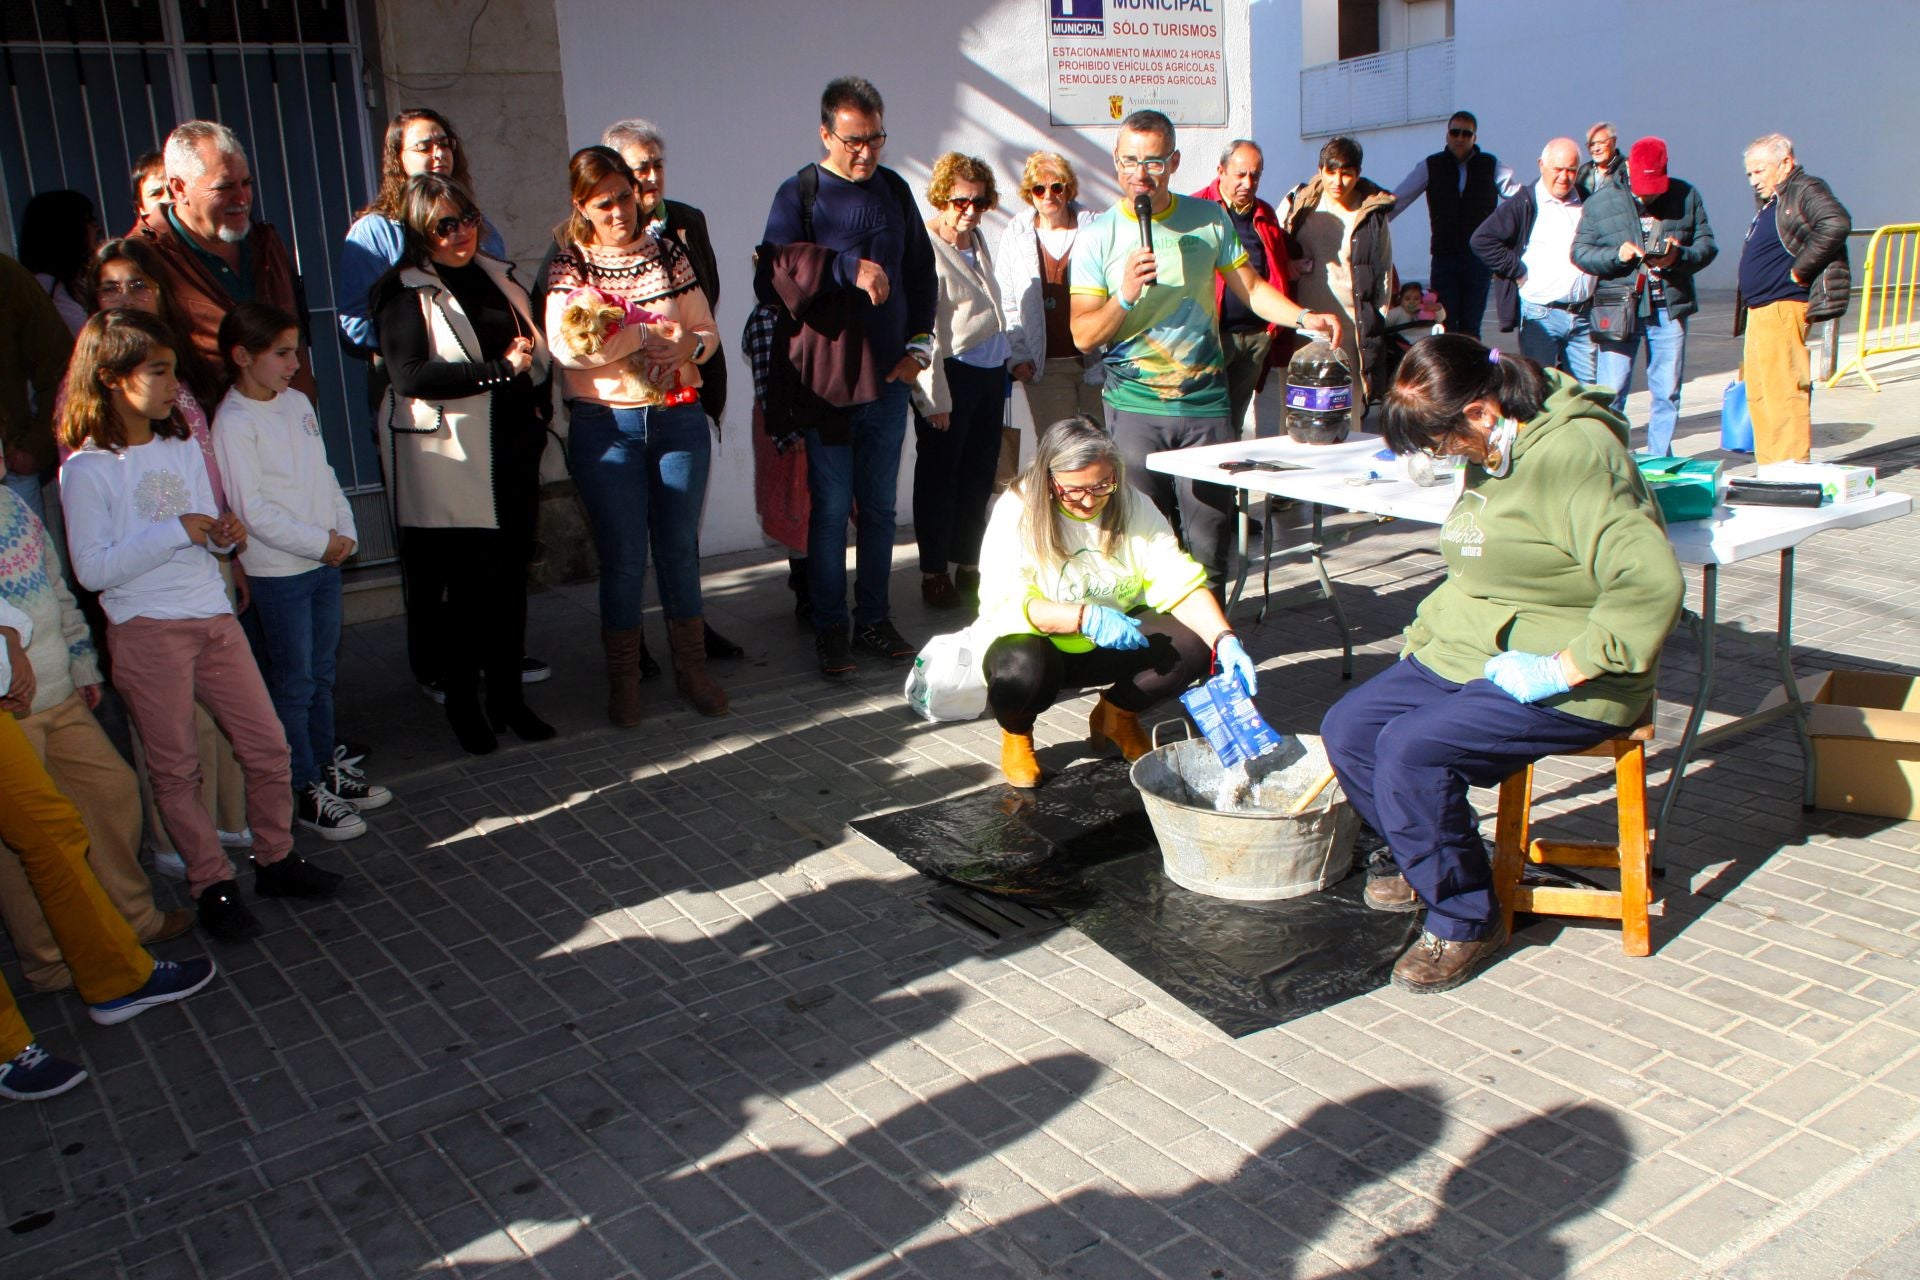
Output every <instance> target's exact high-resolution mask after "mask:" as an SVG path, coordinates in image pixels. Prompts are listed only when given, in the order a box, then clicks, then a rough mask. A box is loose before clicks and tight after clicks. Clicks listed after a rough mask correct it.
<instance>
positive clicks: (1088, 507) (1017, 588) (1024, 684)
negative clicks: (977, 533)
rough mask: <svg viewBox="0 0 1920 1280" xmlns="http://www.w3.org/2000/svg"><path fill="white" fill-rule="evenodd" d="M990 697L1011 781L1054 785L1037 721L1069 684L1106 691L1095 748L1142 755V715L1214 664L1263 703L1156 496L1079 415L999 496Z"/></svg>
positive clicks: (984, 604) (1052, 434)
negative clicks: (1040, 749) (1040, 753)
mask: <svg viewBox="0 0 1920 1280" xmlns="http://www.w3.org/2000/svg"><path fill="white" fill-rule="evenodd" d="M980 563H981V566H982V574H981V579H980V619H981V623H982V625H984V626H986V627H990V628H992V629H993V630H994V632H996V633H997V635H998V638H997V639H996V640H994V641H993V643H992V644H991V645H989V646H988V647H987V653H986V662H985V670H986V674H987V705H988V706H989V707H991V708H992V709H993V716H994V719H996V720H998V721H999V722H1000V734H1001V737H1000V770H1001V772H1002V773H1003V774H1005V775H1006V779H1007V782H1008V784H1009V785H1010V786H1015V787H1037V786H1039V785H1040V764H1039V762H1038V761H1037V760H1035V759H1034V755H1033V725H1034V721H1035V719H1036V718H1038V717H1039V715H1040V713H1041V712H1043V711H1045V710H1046V709H1047V708H1048V707H1051V706H1052V705H1053V704H1054V700H1055V699H1056V698H1058V697H1059V696H1060V694H1061V692H1062V691H1064V690H1068V689H1094V688H1098V689H1101V694H1100V700H1099V701H1098V702H1096V703H1095V704H1094V706H1093V712H1092V714H1091V715H1090V716H1089V717H1088V719H1087V736H1088V738H1089V739H1090V741H1091V742H1092V744H1093V746H1094V747H1095V748H1098V747H1100V746H1101V745H1102V744H1103V743H1110V744H1112V745H1113V746H1115V747H1117V748H1118V749H1119V751H1120V753H1121V755H1123V756H1125V757H1126V758H1127V759H1128V760H1137V759H1139V758H1140V757H1141V756H1142V755H1144V754H1146V752H1147V750H1148V748H1149V747H1150V746H1151V745H1152V744H1151V743H1150V742H1149V741H1148V738H1147V734H1146V731H1145V730H1144V729H1142V728H1141V727H1140V713H1141V712H1143V711H1145V710H1147V709H1148V708H1149V707H1152V706H1153V705H1154V704H1156V703H1159V702H1163V701H1165V700H1166V699H1168V698H1171V697H1173V696H1174V695H1175V694H1177V693H1179V692H1180V691H1181V690H1182V689H1184V688H1186V687H1187V686H1188V685H1189V684H1192V683H1193V682H1194V681H1195V680H1197V679H1199V678H1200V677H1201V676H1204V675H1205V674H1206V673H1207V671H1208V670H1209V669H1210V667H1211V664H1212V662H1213V660H1215V659H1218V661H1219V663H1220V665H1221V667H1222V668H1224V669H1226V670H1228V671H1231V672H1233V673H1234V675H1235V676H1236V677H1237V678H1238V679H1239V681H1240V684H1241V686H1242V687H1243V688H1245V689H1246V691H1247V695H1248V696H1249V697H1251V696H1252V695H1253V692H1254V689H1255V676H1254V668H1253V659H1252V658H1250V657H1248V656H1247V651H1246V649H1245V648H1243V647H1242V646H1241V644H1240V641H1239V639H1238V638H1236V637H1235V636H1234V634H1233V631H1232V629H1231V628H1230V627H1228V626H1227V619H1226V616H1225V615H1224V614H1222V613H1221V612H1220V604H1219V602H1218V601H1216V600H1215V599H1214V598H1213V593H1212V592H1210V591H1208V590H1207V575H1206V571H1205V570H1204V569H1202V568H1201V567H1200V565H1199V564H1198V563H1197V562H1196V561H1195V560H1194V559H1193V557H1192V556H1190V555H1188V554H1187V553H1186V552H1185V551H1182V550H1181V549H1180V542H1179V539H1177V538H1175V537H1174V536H1173V530H1172V528H1170V527H1169V526H1168V524H1167V519H1166V517H1165V516H1163V515H1161V514H1160V509H1159V508H1158V507H1156V506H1154V505H1153V502H1152V501H1151V500H1150V499H1148V498H1147V497H1146V496H1145V495H1143V494H1141V493H1139V492H1138V491H1137V490H1133V489H1129V488H1128V487H1127V484H1126V464H1125V463H1124V462H1122V461H1121V458H1120V449H1119V446H1117V445H1116V444H1114V442H1113V437H1112V436H1109V435H1108V434H1107V432H1106V429H1105V428H1103V427H1102V426H1101V425H1100V424H1099V423H1097V422H1095V421H1094V420H1093V419H1091V418H1088V417H1084V416H1083V417H1073V418H1066V419H1063V420H1062V421H1059V422H1056V423H1054V424H1053V425H1052V426H1050V427H1047V428H1046V429H1044V430H1043V431H1042V432H1041V433H1040V439H1039V441H1038V442H1037V444H1036V445H1035V446H1034V453H1033V462H1032V464H1031V465H1029V466H1028V467H1027V469H1026V470H1025V471H1023V472H1021V473H1020V476H1019V478H1018V479H1017V480H1015V482H1014V483H1013V485H1012V486H1011V487H1010V488H1009V489H1008V490H1007V491H1006V492H1005V493H1003V494H1001V495H1000V499H999V501H997V502H996V503H995V504H994V508H993V518H992V519H991V520H990V521H989V522H988V524H987V537H986V543H985V545H984V546H983V547H982V548H981V560H980Z"/></svg>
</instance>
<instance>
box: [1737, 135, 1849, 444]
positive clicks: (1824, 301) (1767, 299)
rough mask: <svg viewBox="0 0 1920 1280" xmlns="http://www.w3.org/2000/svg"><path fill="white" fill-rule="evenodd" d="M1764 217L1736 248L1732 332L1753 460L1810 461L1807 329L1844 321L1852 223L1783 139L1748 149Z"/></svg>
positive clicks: (1775, 138) (1767, 140) (1760, 141)
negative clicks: (1738, 342)
mask: <svg viewBox="0 0 1920 1280" xmlns="http://www.w3.org/2000/svg"><path fill="white" fill-rule="evenodd" d="M1746 166H1747V181H1748V182H1749V183H1751V184H1752V186H1753V194H1754V198H1755V199H1756V200H1758V201H1759V202H1760V211H1759V212H1758V213H1756V214H1754V215H1753V222H1752V223H1751V224H1749V225H1748V227H1747V242H1746V244H1745V245H1744V246H1743V247H1742V248H1741V250H1740V292H1739V295H1738V297H1737V298H1736V299H1735V302H1734V321H1733V331H1734V333H1735V334H1742V333H1744V334H1745V335H1746V345H1745V346H1744V347H1743V348H1742V351H1741V357H1740V367H1741V369H1742V371H1743V372H1742V376H1743V377H1744V378H1745V379H1746V381H1747V408H1748V410H1749V411H1750V412H1751V413H1752V414H1753V452H1754V460H1755V461H1756V462H1805V461H1807V460H1808V457H1809V456H1810V454H1811V452H1812V447H1813V379H1812V376H1811V372H1810V370H1809V368H1808V359H1807V327H1808V326H1809V325H1812V324H1817V323H1818V322H1820V321H1822V320H1837V319H1839V318H1840V317H1841V316H1842V315H1844V314H1846V310H1847V296H1848V290H1849V288H1850V287H1851V286H1852V269H1851V267H1850V266H1849V264H1848V262H1847V233H1848V232H1849V231H1851V230H1853V218H1852V217H1851V216H1850V215H1849V214H1848V213H1847V208H1846V206H1845V205H1843V204H1841V203H1840V201H1839V200H1837V199H1835V198H1834V194H1833V192H1832V191H1830V190H1828V188H1827V184H1826V183H1824V182H1822V181H1820V179H1818V178H1816V177H1814V176H1813V175H1811V174H1809V173H1808V172H1807V171H1806V170H1805V169H1803V168H1801V167H1800V165H1799V164H1798V163H1797V162H1796V161H1795V160H1794V157H1793V142H1792V140H1791V139H1789V138H1788V137H1786V136H1785V135H1784V134H1778V133H1770V134H1768V135H1767V136H1766V137H1764V138H1758V139H1756V140H1755V141H1754V142H1753V143H1752V144H1750V145H1749V146H1748V147H1747V151H1746Z"/></svg>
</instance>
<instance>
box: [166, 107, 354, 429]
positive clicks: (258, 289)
mask: <svg viewBox="0 0 1920 1280" xmlns="http://www.w3.org/2000/svg"><path fill="white" fill-rule="evenodd" d="M165 158H166V166H167V193H168V196H169V199H170V200H171V203H169V204H163V205H161V206H160V207H159V208H157V209H155V210H153V211H152V212H150V213H148V214H147V215H146V216H145V217H143V218H141V219H140V221H139V222H138V223H136V224H135V225H134V229H133V234H134V235H136V236H138V237H139V238H140V239H142V240H144V241H146V242H147V243H148V244H149V245H151V246H152V247H153V248H154V249H155V250H156V251H157V252H158V253H159V255H160V262H161V265H162V267H163V269H164V270H165V272H166V277H167V278H166V279H165V280H164V281H162V284H163V285H164V286H165V288H166V292H167V297H168V298H169V299H170V300H171V301H172V303H173V306H174V309H175V310H176V311H177V312H178V313H179V315H180V319H181V321H182V323H183V324H185V325H186V327H187V334H186V337H187V338H188V339H189V341H190V343H191V345H192V348H193V349H192V350H191V351H183V352H180V353H178V354H179V356H180V359H181V361H182V362H183V363H184V362H185V361H188V360H193V361H196V362H197V363H198V365H199V369H200V372H201V374H202V375H203V377H204V379H205V385H206V386H207V387H209V388H217V390H216V391H215V393H214V399H213V400H210V401H208V403H210V404H212V403H217V402H218V399H219V396H220V395H222V394H224V393H225V391H226V387H227V368H226V362H225V361H224V360H223V359H221V356H220V341H219V334H220V321H221V320H222V319H223V318H224V317H225V316H226V314H227V312H229V311H231V310H232V309H233V308H234V307H235V306H236V305H238V304H239V303H242V302H248V301H254V300H258V301H260V302H269V303H272V304H273V305H274V306H276V307H280V308H281V309H283V310H286V311H290V312H292V313H293V314H294V315H296V316H298V317H300V327H301V332H302V333H303V334H304V333H305V332H306V331H307V306H306V297H305V294H304V293H303V291H302V290H301V287H300V278H299V276H298V275H297V274H296V273H295V271H294V267H293V259H292V257H291V255H289V254H288V253H287V250H286V246H285V245H283V244H282V243H281V241H280V236H279V234H278V233H277V232H275V231H274V229H273V228H272V227H271V226H270V225H268V224H267V223H264V222H255V221H254V220H253V170H252V169H251V168H250V167H249V166H248V164H247V153H246V151H245V150H244V149H243V148H242V147H241V146H240V139H239V138H237V137H235V136H234V132H233V130H231V129H229V128H227V127H226V126H225V125H223V124H217V123H215V122H214V121H211V120H189V121H187V122H186V123H185V124H183V125H180V126H178V127H177V128H175V129H174V131H173V132H172V133H170V134H168V135H167V145H166V148H165ZM293 385H294V387H295V388H296V389H298V390H299V391H301V392H303V393H305V395H306V396H307V398H308V399H313V398H315V397H316V396H317V395H318V390H317V388H316V386H315V384H314V380H313V361H312V360H311V358H303V359H302V360H301V362H300V369H299V371H298V372H297V373H295V374H294V378H293Z"/></svg>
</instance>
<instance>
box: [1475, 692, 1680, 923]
mask: <svg viewBox="0 0 1920 1280" xmlns="http://www.w3.org/2000/svg"><path fill="white" fill-rule="evenodd" d="M1652 740H1653V707H1652V705H1651V704H1649V705H1648V707H1647V711H1646V714H1645V716H1644V717H1642V719H1641V722H1640V723H1639V724H1636V725H1634V726H1633V727H1632V728H1630V729H1627V730H1625V731H1623V732H1622V733H1621V734H1620V736H1619V737H1617V738H1609V739H1607V740H1606V741H1605V742H1597V743H1595V744H1594V745H1593V746H1591V747H1588V748H1587V749H1586V750H1584V751H1569V752H1564V753H1561V754H1565V755H1578V756H1612V757H1613V775H1614V789H1615V792H1616V795H1615V798H1614V806H1615V809H1616V810H1617V812H1618V815H1619V822H1620V838H1619V842H1618V843H1616V844H1594V843H1590V842H1578V843H1576V842H1569V841H1562V840H1534V839H1530V838H1529V837H1530V834H1531V826H1532V813H1533V766H1532V765H1528V766H1527V767H1526V768H1524V769H1522V770H1520V772H1518V773H1516V774H1514V775H1513V776H1512V777H1510V778H1508V779H1507V780H1506V781H1505V782H1502V783H1501V784H1500V809H1499V816H1498V817H1497V818H1496V819H1495V822H1494V837H1493V890H1494V893H1495V894H1496V895H1497V896H1498V898H1499V901H1500V912H1501V914H1502V915H1504V916H1505V917H1506V922H1507V931H1508V932H1509V933H1511V932H1512V931H1513V913H1514V912H1515V911H1532V912H1535V913H1537V914H1540V915H1556V916H1588V917H1593V918H1597V919H1601V920H1618V921H1619V922H1620V942H1621V946H1622V947H1623V948H1624V950H1625V951H1626V953H1627V954H1628V955H1630V956H1644V955H1646V954H1647V953H1648V952H1650V951H1651V950H1652V949H1653V947H1652V942H1651V940H1650V938H1649V937H1648V928H1647V900H1648V896H1649V895H1648V889H1649V883H1648V880H1649V875H1650V873H1651V871H1652V849H1653V842H1652V840H1651V839H1650V838H1649V837H1648V832H1647V750H1646V744H1647V743H1649V742H1651V741H1652ZM1525 862H1536V863H1542V864H1545V865H1548V866H1561V867H1613V868H1617V869H1618V870H1619V872H1620V889H1619V892H1617V893H1616V892H1614V891H1613V890H1610V889H1585V888H1569V887H1564V886H1560V885H1527V884H1522V883H1521V882H1520V876H1521V872H1522V870H1523V866H1522V864H1523V863H1525Z"/></svg>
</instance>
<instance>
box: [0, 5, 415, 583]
mask: <svg viewBox="0 0 1920 1280" xmlns="http://www.w3.org/2000/svg"><path fill="white" fill-rule="evenodd" d="M365 100H366V93H365V88H364V80H363V77H362V69H361V57H360V44H359V27H358V15H357V14H356V13H355V11H354V6H353V5H352V3H351V0H4V3H0V222H4V225H3V226H0V232H5V235H6V247H8V248H11V247H12V246H13V244H14V243H15V242H14V237H13V229H14V228H15V227H16V226H17V225H18V222H19V217H20V213H21V210H22V209H24V208H25V207H26V203H27V201H28V200H29V199H30V198H31V197H32V196H33V194H34V193H35V192H37V191H48V190H56V189H60V188H71V189H73V190H76V191H80V192H82V193H84V194H85V195H87V196H88V197H90V198H91V199H92V200H93V203H94V207H95V208H96V209H98V210H99V212H100V221H101V225H102V226H103V227H104V228H105V229H106V231H107V234H109V235H116V234H119V233H120V232H122V231H124V230H126V229H127V228H129V227H131V226H132V225H133V193H132V189H131V186H130V180H129V176H128V169H129V166H130V165H131V164H132V161H133V158H134V157H135V156H137V155H139V154H140V153H141V152H143V151H147V150H149V149H152V148H155V147H158V146H159V145H160V144H161V143H162V142H163V141H164V140H165V138H166V135H167V133H168V131H169V130H171V129H172V128H173V126H174V125H175V124H177V123H179V122H180V121H182V120H190V119H196V118H198V119H210V120H218V121H220V122H221V123H223V124H225V125H227V126H228V127H229V128H231V129H232V130H233V131H234V132H235V133H237V134H238V135H239V136H240V141H241V142H242V143H243V144H244V145H245V147H246V149H247V157H248V160H249V162H250V163H251V165H252V167H253V178H254V196H255V202H256V203H255V216H257V217H259V218H260V219H262V220H263V221H266V222H271V223H273V224H274V226H275V227H276V228H277V229H278V230H279V232H280V234H281V236H282V238H283V239H284V240H285V241H286V243H287V245H288V248H289V250H290V251H291V252H292V253H293V255H294V261H295V264H296V266H297V268H298V270H299V272H300V276H301V280H302V282H303V284H304V286H305V289H306V298H307V305H308V308H309V310H310V311H311V313H312V318H313V335H312V337H313V343H312V347H311V348H310V350H311V355H312V360H313V372H314V379H315V381H316V382H317V383H318V384H319V388H320V395H319V403H318V405H317V406H316V408H317V409H318V410H319V416H320V421H321V423H322V429H323V432H324V434H325V438H326V442H327V453H328V457H329V458H330V459H331V461H332V462H333V466H334V470H335V471H336V472H337V473H338V475H339V477H340V484H341V487H342V488H343V489H345V490H346V492H347V493H348V495H349V496H350V497H351V498H352V499H353V507H354V514H355V518H356V520H358V521H362V523H360V525H359V528H360V534H361V539H360V540H361V551H360V553H359V555H358V556H356V563H361V564H365V563H371V562H374V561H377V560H379V559H383V558H390V557H391V555H392V554H393V551H392V548H393V545H394V538H393V532H392V529H391V527H390V521H389V517H388V511H387V504H386V503H385V502H384V501H381V500H379V494H380V493H381V491H382V480H381V471H380V459H379V455H378V452H377V446H376V443H375V436H374V431H373V424H372V421H371V418H370V415H369V414H368V412H367V409H366V405H367V391H366V387H367V377H366V375H367V369H366V365H365V364H364V363H363V362H361V361H360V360H358V359H355V358H353V357H351V356H349V355H347V354H346V353H345V351H344V350H343V348H342V345H341V339H340V336H339V334H340V330H339V322H338V304H337V302H336V300H335V298H334V294H333V290H334V264H335V262H336V261H337V260H338V256H339V250H340V245H341V243H342V241H343V240H344V239H345V237H346V232H347V227H348V226H349V225H350V224H351V222H352V219H353V213H354V210H356V209H358V208H360V207H361V206H362V205H364V204H365V203H366V202H367V201H368V200H369V199H370V198H371V193H372V190H373V184H374V183H375V182H376V181H377V177H378V167H379V157H378V153H377V146H376V143H375V142H374V139H373V136H372V132H371V129H370V125H369V122H368V119H367V113H366V109H365V106H364V105H363V104H364V102H365Z"/></svg>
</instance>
